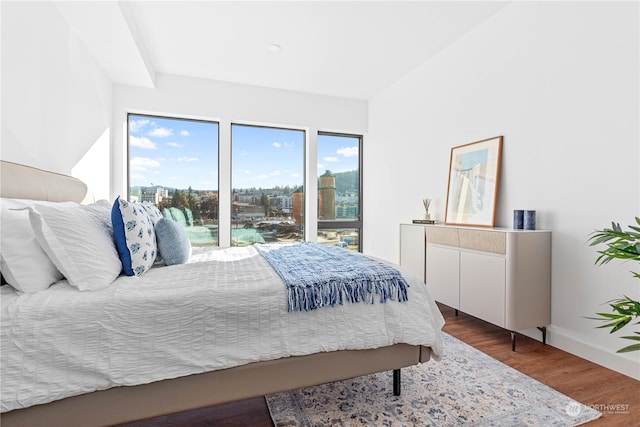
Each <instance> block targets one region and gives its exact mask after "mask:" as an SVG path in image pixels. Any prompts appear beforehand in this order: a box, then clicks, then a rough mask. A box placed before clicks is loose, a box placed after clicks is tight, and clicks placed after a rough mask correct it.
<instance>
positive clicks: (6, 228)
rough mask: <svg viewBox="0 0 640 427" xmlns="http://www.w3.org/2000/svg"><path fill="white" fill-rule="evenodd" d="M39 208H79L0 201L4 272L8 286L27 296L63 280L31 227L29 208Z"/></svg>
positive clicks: (0, 259)
mask: <svg viewBox="0 0 640 427" xmlns="http://www.w3.org/2000/svg"><path fill="white" fill-rule="evenodd" d="M36 205H39V206H44V205H52V206H66V207H71V206H78V204H77V203H74V202H59V203H54V202H44V201H34V200H23V199H7V198H0V271H1V272H2V275H3V276H4V278H5V280H6V281H7V283H8V284H10V285H11V286H13V287H14V288H15V289H16V290H18V291H20V292H25V293H32V292H38V291H42V290H44V289H47V288H48V287H49V286H50V285H52V284H53V283H55V282H57V281H58V280H61V279H62V278H63V277H62V273H60V270H58V269H57V268H56V266H55V265H54V264H53V262H52V261H51V260H50V259H49V257H48V256H47V254H46V253H45V252H44V250H42V247H40V244H39V243H38V241H37V240H36V236H35V234H34V233H33V230H32V228H31V223H30V222H29V210H28V209H27V208H29V207H33V206H36Z"/></svg>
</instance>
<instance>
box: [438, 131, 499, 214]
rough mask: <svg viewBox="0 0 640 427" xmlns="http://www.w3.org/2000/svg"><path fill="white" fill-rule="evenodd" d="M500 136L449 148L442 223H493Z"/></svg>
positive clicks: (497, 181)
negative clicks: (444, 209) (445, 197)
mask: <svg viewBox="0 0 640 427" xmlns="http://www.w3.org/2000/svg"><path fill="white" fill-rule="evenodd" d="M502 139H503V137H502V136H496V137H493V138H489V139H483V140H481V141H476V142H472V143H469V144H465V145H460V146H457V147H453V148H451V158H450V160H449V181H448V187H447V203H446V211H445V224H451V225H472V226H480V227H494V226H495V216H496V204H497V201H498V187H499V183H500V167H501V162H502Z"/></svg>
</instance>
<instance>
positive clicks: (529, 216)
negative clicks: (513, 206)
mask: <svg viewBox="0 0 640 427" xmlns="http://www.w3.org/2000/svg"><path fill="white" fill-rule="evenodd" d="M524 229H525V230H535V229H536V211H524Z"/></svg>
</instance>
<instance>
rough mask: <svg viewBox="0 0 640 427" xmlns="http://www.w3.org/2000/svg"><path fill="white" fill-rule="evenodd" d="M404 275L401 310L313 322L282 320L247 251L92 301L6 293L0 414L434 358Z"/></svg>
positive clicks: (326, 313)
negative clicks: (342, 353) (349, 365)
mask: <svg viewBox="0 0 640 427" xmlns="http://www.w3.org/2000/svg"><path fill="white" fill-rule="evenodd" d="M205 261H206V262H205ZM403 275H404V276H405V278H406V279H407V280H409V282H410V288H409V292H408V297H409V300H408V302H405V303H398V302H393V301H389V302H387V303H386V304H378V303H376V304H371V305H370V304H362V303H358V304H346V305H344V306H336V307H325V308H320V309H317V310H314V311H310V312H287V298H286V293H285V286H284V284H283V283H282V280H281V279H280V277H279V276H278V275H277V273H275V272H274V271H273V269H272V268H271V267H270V266H269V264H268V263H267V262H266V261H265V260H264V258H263V257H262V256H260V255H259V254H258V253H257V251H256V250H255V249H254V248H253V247H245V248H230V249H218V250H214V251H208V252H206V253H201V254H196V255H194V257H193V260H192V262H191V263H189V264H186V265H178V266H171V267H155V268H153V269H151V270H150V271H149V272H147V273H146V274H145V275H144V276H143V277H142V278H137V277H124V276H122V277H120V278H118V279H117V280H116V281H115V282H114V283H113V284H112V285H111V286H109V287H108V288H106V289H103V290H100V291H94V292H80V291H78V290H77V289H75V288H72V287H71V286H69V285H68V284H67V283H66V282H65V281H61V282H59V283H57V284H55V285H53V286H52V287H51V288H49V289H48V290H46V291H41V292H38V293H35V294H18V293H16V292H15V291H13V290H12V289H11V288H10V286H3V287H2V291H1V294H0V297H1V303H2V319H1V320H2V323H1V339H2V340H1V345H2V347H1V348H0V351H1V357H2V360H1V369H2V370H1V375H2V377H1V390H0V396H1V398H2V412H5V411H9V410H12V409H16V408H24V407H28V406H31V405H34V404H40V403H47V402H51V401H53V400H57V399H61V398H65V397H69V396H74V395H78V394H82V393H87V392H91V391H95V390H102V389H106V388H110V387H113V386H120V385H136V384H143V383H149V382H153V381H157V380H163V379H167V378H175V377H179V376H184V375H189V374H194V373H201V372H205V371H211V370H216V369H223V368H229V367H233V366H237V365H243V364H246V363H250V362H256V361H260V360H267V359H277V358H281V357H287V356H292V355H306V354H311V353H317V352H323V351H334V350H345V349H363V348H375V347H381V346H386V345H390V344H395V343H408V344H416V345H418V344H420V345H425V346H429V347H431V348H432V349H433V356H434V357H435V358H436V359H437V358H439V357H440V355H441V353H442V343H441V341H440V328H441V327H442V325H443V323H444V321H443V319H442V316H441V315H440V312H439V311H438V309H437V307H436V305H435V304H434V302H433V300H432V299H431V297H430V296H429V295H428V294H427V291H426V287H425V286H424V284H422V283H420V281H418V280H416V279H415V278H413V277H411V275H410V274H408V273H407V272H404V271H403Z"/></svg>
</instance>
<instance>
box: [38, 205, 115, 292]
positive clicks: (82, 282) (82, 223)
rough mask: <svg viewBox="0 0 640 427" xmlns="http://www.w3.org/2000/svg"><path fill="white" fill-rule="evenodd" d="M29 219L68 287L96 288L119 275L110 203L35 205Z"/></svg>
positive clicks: (105, 284)
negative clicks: (59, 205) (58, 205)
mask: <svg viewBox="0 0 640 427" xmlns="http://www.w3.org/2000/svg"><path fill="white" fill-rule="evenodd" d="M29 220H30V221H31V227H32V228H33V231H34V233H35V235H36V239H37V240H38V243H40V246H42V249H44V251H45V252H46V253H47V255H48V256H49V258H50V259H51V261H53V263H54V264H55V265H56V267H58V270H60V271H61V272H62V274H63V275H64V277H65V278H66V279H67V281H68V282H69V284H70V285H71V286H75V287H76V288H78V289H79V290H81V291H89V290H98V289H102V288H106V287H107V286H109V285H110V284H111V283H112V282H113V281H114V280H115V279H116V278H117V277H118V276H119V275H120V272H121V271H122V264H121V263H120V258H118V252H117V251H116V247H115V245H114V243H113V230H112V228H111V204H110V203H109V202H107V201H100V202H96V203H93V204H91V205H87V206H77V207H73V208H69V207H54V206H36V207H34V208H30V209H29Z"/></svg>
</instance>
